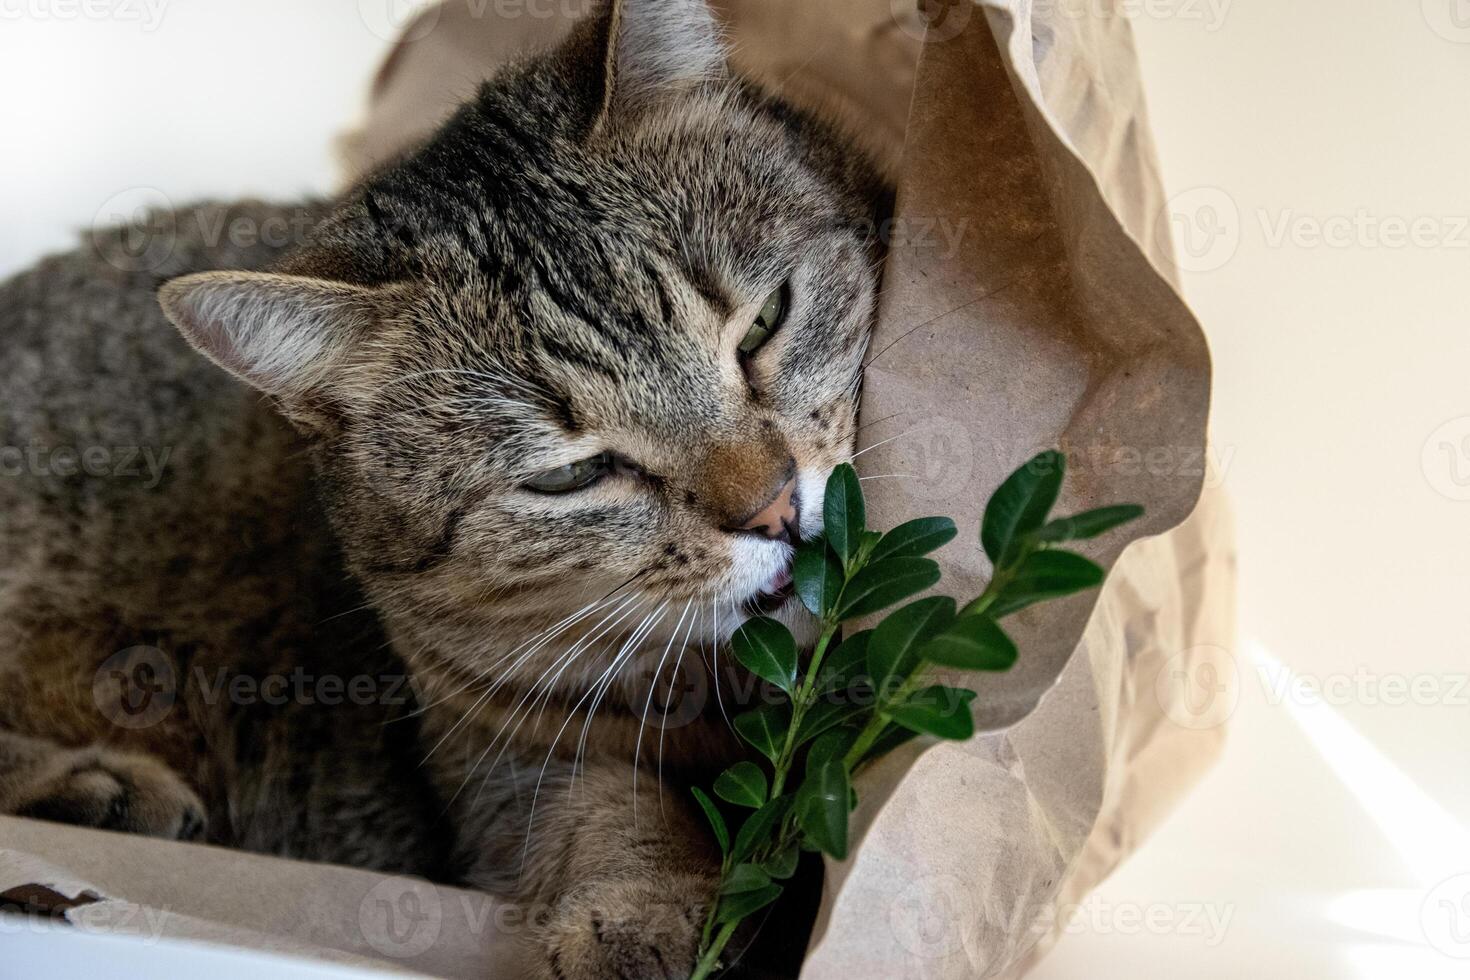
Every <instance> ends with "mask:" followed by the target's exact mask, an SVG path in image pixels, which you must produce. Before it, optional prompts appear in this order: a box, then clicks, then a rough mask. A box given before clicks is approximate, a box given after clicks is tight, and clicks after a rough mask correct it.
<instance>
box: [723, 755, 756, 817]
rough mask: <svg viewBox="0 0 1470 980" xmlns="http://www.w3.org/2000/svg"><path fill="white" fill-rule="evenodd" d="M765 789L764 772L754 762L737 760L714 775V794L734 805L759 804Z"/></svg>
mask: <svg viewBox="0 0 1470 980" xmlns="http://www.w3.org/2000/svg"><path fill="white" fill-rule="evenodd" d="M766 789H767V786H766V774H765V773H763V772H761V767H760V766H758V765H756V764H755V763H754V762H737V763H735V764H734V765H733V766H731V767H730V768H729V769H726V770H725V771H724V772H722V773H720V774H719V775H718V776H716V777H715V795H716V796H718V797H719V798H720V799H722V800H728V801H729V802H731V803H734V804H735V805H736V806H749V807H758V806H760V805H761V804H762V803H764V802H766Z"/></svg>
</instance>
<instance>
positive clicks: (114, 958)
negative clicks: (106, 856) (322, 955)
mask: <svg viewBox="0 0 1470 980" xmlns="http://www.w3.org/2000/svg"><path fill="white" fill-rule="evenodd" d="M17 921H18V920H17ZM0 941H3V943H4V947H5V953H4V956H3V957H0V980H21V978H32V977H59V978H63V980H66V978H71V977H76V978H81V977H96V978H102V977H105V978H106V980H157V978H159V977H208V978H209V980H252V978H258V977H267V976H268V977H271V978H272V980H384V978H388V977H397V978H403V977H411V976H416V975H417V974H409V973H405V972H402V971H398V972H380V971H377V970H360V969H355V968H352V967H346V966H338V965H335V964H331V963H318V962H313V961H310V960H302V959H296V958H294V957H289V956H273V955H269V954H265V953H249V952H242V951H240V950H236V949H226V948H223V947H216V946H206V945H203V944H200V943H182V942H172V941H166V940H148V939H139V938H134V937H124V936H106V935H99V934H95V933H79V932H77V931H76V929H74V928H71V927H63V926H48V925H39V924H35V923H30V922H26V923H25V924H24V925H16V924H14V923H12V922H11V921H10V920H8V919H7V920H6V923H3V924H0Z"/></svg>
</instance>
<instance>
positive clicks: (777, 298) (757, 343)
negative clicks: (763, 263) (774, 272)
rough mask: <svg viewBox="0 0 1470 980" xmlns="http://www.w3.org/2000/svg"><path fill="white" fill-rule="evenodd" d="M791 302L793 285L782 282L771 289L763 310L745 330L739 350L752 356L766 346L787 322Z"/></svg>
mask: <svg viewBox="0 0 1470 980" xmlns="http://www.w3.org/2000/svg"><path fill="white" fill-rule="evenodd" d="M790 303H791V287H790V286H789V285H787V284H786V283H782V284H781V285H780V286H777V287H776V288H775V289H773V290H771V295H769V296H767V297H766V301H765V303H763V304H762V305H761V310H760V312H759V313H757V314H756V317H755V320H754V321H752V322H751V324H750V329H749V330H747V331H746V332H745V337H744V339H742V340H741V341H740V346H739V347H738V348H737V350H739V351H740V353H741V354H742V355H743V356H745V357H750V356H752V355H753V354H755V352H756V351H758V350H760V349H761V348H762V347H763V346H765V343H766V341H768V340H770V339H771V337H772V336H774V335H775V333H776V331H777V330H779V329H781V324H782V323H785V322H786V308H787V307H788V306H789V305H790Z"/></svg>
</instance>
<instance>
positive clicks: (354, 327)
mask: <svg viewBox="0 0 1470 980" xmlns="http://www.w3.org/2000/svg"><path fill="white" fill-rule="evenodd" d="M375 300H376V293H375V291H374V290H372V289H367V288H364V287H361V286H353V285H349V284H347V283H340V282H329V281H327V280H324V279H312V278H308V277H304V276H286V275H276V274H273V273H263V272H204V273H199V274H197V275H190V276H183V277H181V278H178V279H173V280H170V281H169V282H167V283H165V284H164V285H163V287H162V288H161V289H160V290H159V291H158V301H159V304H160V305H161V306H162V307H163V312H164V314H165V315H166V316H167V317H168V318H169V319H170V320H172V321H173V323H174V325H175V326H176V327H178V328H179V331H180V332H181V333H182V334H183V335H184V338H185V339H186V340H188V341H189V343H190V344H192V345H193V346H194V347H195V348H197V349H198V350H199V351H200V352H201V353H202V354H204V356H206V357H208V358H209V359H210V360H212V361H214V362H215V363H216V364H218V365H219V366H220V367H222V368H224V369H225V370H226V371H229V372H230V373H231V374H233V375H235V376H236V377H238V378H240V379H241V380H242V381H244V382H246V383H247V384H249V385H252V386H253V387H255V388H259V389H260V390H261V391H263V392H265V393H267V394H269V395H273V396H275V397H276V398H278V399H280V400H281V401H283V402H286V403H288V404H289V403H290V402H292V401H293V400H296V399H300V398H304V397H306V396H308V395H311V394H312V393H314V392H319V391H322V390H323V389H325V388H327V387H328V386H330V385H331V384H332V383H333V382H334V381H336V380H337V379H338V376H339V375H340V373H341V369H342V367H343V365H344V363H345V362H346V361H347V360H348V358H349V356H350V354H351V353H352V351H353V350H355V349H356V348H357V347H358V345H359V343H360V341H361V340H362V338H363V337H364V336H365V335H366V334H367V332H368V331H369V330H370V329H371V326H372V323H373V321H374V314H375V311H376V309H377V307H378V303H377V302H375Z"/></svg>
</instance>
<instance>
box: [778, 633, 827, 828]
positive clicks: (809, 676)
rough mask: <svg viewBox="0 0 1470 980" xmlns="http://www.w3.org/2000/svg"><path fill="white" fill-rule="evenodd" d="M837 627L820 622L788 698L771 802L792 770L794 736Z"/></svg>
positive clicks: (783, 785) (809, 704) (779, 792)
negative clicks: (787, 722)
mask: <svg viewBox="0 0 1470 980" xmlns="http://www.w3.org/2000/svg"><path fill="white" fill-rule="evenodd" d="M840 625H841V624H839V623H836V622H831V621H824V622H823V625H822V636H821V638H820V639H819V640H817V645H816V648H815V649H813V650H812V657H811V661H810V662H809V663H808V664H807V667H806V676H805V677H803V678H802V679H801V687H799V688H797V691H796V694H795V695H794V696H793V697H792V698H791V727H790V728H788V729H786V741H785V743H784V744H783V745H782V746H781V754H780V755H779V756H777V757H776V762H775V764H774V765H773V766H772V773H771V794H770V797H769V798H770V799H773V800H774V799H775V798H776V797H778V796H780V795H781V790H782V789H784V788H785V786H786V775H787V773H788V772H790V770H791V757H792V756H793V755H794V754H795V752H796V732H797V730H798V729H799V728H800V727H801V721H802V719H803V718H805V717H806V711H807V708H809V707H811V700H812V688H813V687H814V686H815V685H816V682H817V672H818V671H819V670H821V669H822V658H823V657H824V656H826V654H827V647H828V645H829V644H830V643H831V642H832V637H834V636H836V635H837V630H838V628H839V626H840Z"/></svg>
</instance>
